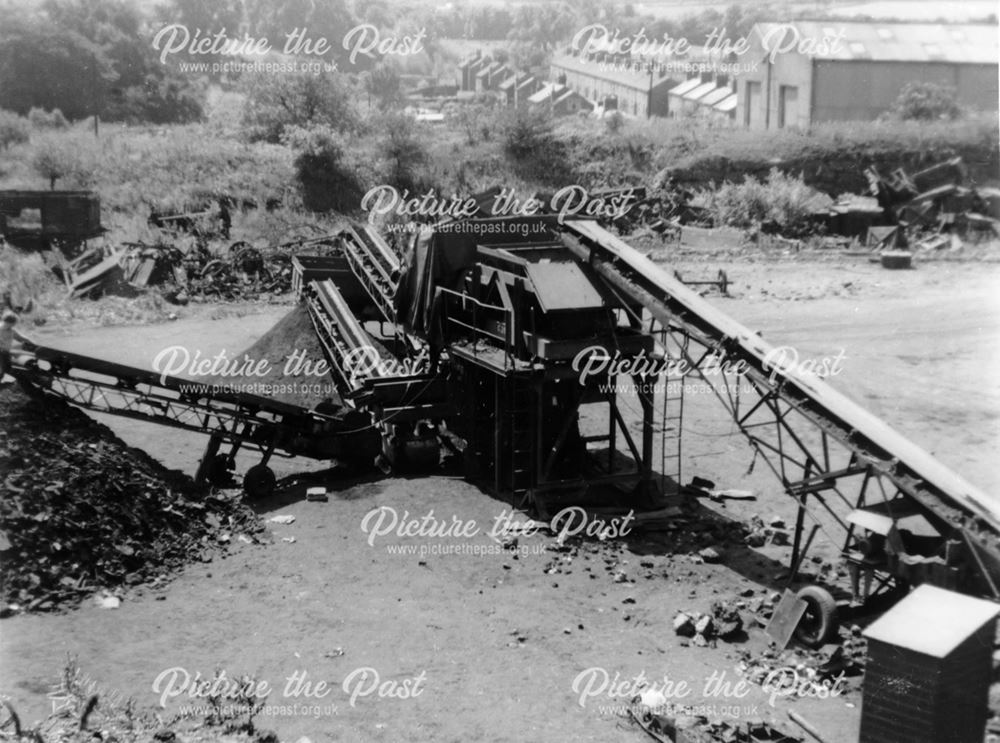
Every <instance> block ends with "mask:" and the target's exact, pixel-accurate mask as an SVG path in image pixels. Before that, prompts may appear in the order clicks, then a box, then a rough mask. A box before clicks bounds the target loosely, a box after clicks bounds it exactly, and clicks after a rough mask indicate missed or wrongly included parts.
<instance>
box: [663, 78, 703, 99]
mask: <svg viewBox="0 0 1000 743" xmlns="http://www.w3.org/2000/svg"><path fill="white" fill-rule="evenodd" d="M699 85H704V83H703V82H702V81H701V78H700V77H689V78H688V79H687V80H685V81H684V82H682V83H681V84H680V85H678V86H677V87H675V88H671V89H670V95H678V96H681V95H684V94H685V93H687V92H688V91H689V90H694V89H695V88H697V87H698V86H699Z"/></svg>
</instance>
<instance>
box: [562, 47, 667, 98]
mask: <svg viewBox="0 0 1000 743" xmlns="http://www.w3.org/2000/svg"><path fill="white" fill-rule="evenodd" d="M627 64H629V63H628V62H622V61H611V60H609V61H597V60H588V59H586V58H581V57H578V56H575V55H572V54H555V55H553V57H552V66H553V67H555V68H557V69H562V70H566V71H571V72H578V73H583V74H584V75H587V76H588V77H592V78H594V79H596V80H607V81H608V82H612V83H617V84H619V85H624V86H626V87H629V88H634V89H636V90H643V91H646V90H649V89H650V88H657V87H659V86H660V85H663V84H664V83H666V84H673V82H674V81H673V80H671V79H669V78H666V77H658V76H657V75H655V74H651V73H650V70H649V69H648V67H647V68H644V67H643V65H641V64H640V69H632V68H631V67H625V65H627Z"/></svg>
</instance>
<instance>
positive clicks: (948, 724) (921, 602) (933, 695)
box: [860, 584, 1000, 743]
mask: <svg viewBox="0 0 1000 743" xmlns="http://www.w3.org/2000/svg"><path fill="white" fill-rule="evenodd" d="M998 611H1000V606H998V605H997V604H994V603H992V602H989V601H983V600H982V599H975V598H971V597H969V596H965V595H962V594H958V593H953V592H951V591H946V590H944V589H942V588H937V587H935V586H930V585H926V584H925V585H922V586H920V587H919V588H917V589H916V590H914V591H913V592H912V593H911V594H910V595H909V596H907V597H906V598H905V599H903V600H902V601H901V602H899V604H897V605H896V606H895V607H894V608H893V609H892V610H890V611H889V612H887V613H886V614H885V615H884V616H882V617H881V618H880V619H879V620H878V621H876V622H875V623H874V624H872V625H871V626H870V627H869V628H868V629H867V630H866V631H865V636H866V637H867V638H868V664H867V667H866V671H865V682H864V695H863V699H862V710H861V738H860V743H982V740H983V734H984V730H985V727H986V719H987V716H988V711H987V697H988V694H989V686H990V676H991V673H992V662H993V638H994V632H995V625H996V615H997V613H998Z"/></svg>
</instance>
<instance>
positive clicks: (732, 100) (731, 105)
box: [712, 93, 739, 113]
mask: <svg viewBox="0 0 1000 743" xmlns="http://www.w3.org/2000/svg"><path fill="white" fill-rule="evenodd" d="M738 98H739V96H738V95H736V93H730V94H729V95H728V96H726V97H725V98H723V99H722V100H721V101H719V102H718V103H716V104H715V105H714V106H712V108H714V109H715V110H716V111H722V112H723V113H729V112H730V111H732V110H734V109H735V108H736V103H737V100H738Z"/></svg>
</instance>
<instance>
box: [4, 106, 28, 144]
mask: <svg viewBox="0 0 1000 743" xmlns="http://www.w3.org/2000/svg"><path fill="white" fill-rule="evenodd" d="M29 132H30V128H29V126H28V120H27V119H25V118H24V117H23V116H18V115H17V114H16V113H14V112H13V111H4V110H3V109H2V108H0V150H6V149H7V148H8V147H10V146H11V145H12V144H23V143H24V142H27V141H28V138H29Z"/></svg>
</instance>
